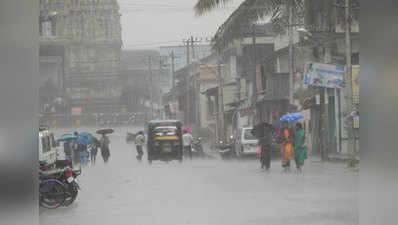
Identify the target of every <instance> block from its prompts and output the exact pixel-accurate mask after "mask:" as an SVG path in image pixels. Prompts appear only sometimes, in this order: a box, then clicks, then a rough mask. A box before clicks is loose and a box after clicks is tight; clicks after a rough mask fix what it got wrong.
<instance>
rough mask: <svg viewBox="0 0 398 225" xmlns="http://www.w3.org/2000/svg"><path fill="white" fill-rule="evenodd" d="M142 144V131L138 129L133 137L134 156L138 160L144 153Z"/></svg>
mask: <svg viewBox="0 0 398 225" xmlns="http://www.w3.org/2000/svg"><path fill="white" fill-rule="evenodd" d="M144 144H145V136H144V132H143V131H140V132H138V134H137V135H136V137H135V148H136V149H137V156H136V158H137V160H138V161H141V160H142V156H143V155H144V151H143V150H142V148H143V145H144Z"/></svg>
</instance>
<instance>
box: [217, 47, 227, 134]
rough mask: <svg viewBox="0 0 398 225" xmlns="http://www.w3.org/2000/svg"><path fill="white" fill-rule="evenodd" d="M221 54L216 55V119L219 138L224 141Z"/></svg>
mask: <svg viewBox="0 0 398 225" xmlns="http://www.w3.org/2000/svg"><path fill="white" fill-rule="evenodd" d="M220 57H221V55H220V54H219V55H218V57H217V58H218V62H217V81H218V82H217V83H218V107H219V110H218V115H219V116H218V120H219V123H220V125H219V127H218V128H219V138H220V140H222V141H225V132H224V81H223V77H222V74H221V59H220Z"/></svg>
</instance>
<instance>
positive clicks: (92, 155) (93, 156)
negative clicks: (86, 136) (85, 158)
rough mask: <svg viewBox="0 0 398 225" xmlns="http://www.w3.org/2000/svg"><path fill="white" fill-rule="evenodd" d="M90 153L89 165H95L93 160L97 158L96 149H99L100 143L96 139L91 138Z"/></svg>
mask: <svg viewBox="0 0 398 225" xmlns="http://www.w3.org/2000/svg"><path fill="white" fill-rule="evenodd" d="M91 146H92V147H91V151H90V159H91V165H92V166H93V165H95V160H96V158H97V153H98V148H99V147H100V142H99V141H98V139H97V138H96V137H93V144H92V145H91Z"/></svg>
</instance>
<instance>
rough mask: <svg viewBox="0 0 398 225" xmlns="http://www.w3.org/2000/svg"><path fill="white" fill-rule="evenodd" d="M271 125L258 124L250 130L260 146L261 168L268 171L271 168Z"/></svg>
mask: <svg viewBox="0 0 398 225" xmlns="http://www.w3.org/2000/svg"><path fill="white" fill-rule="evenodd" d="M273 130H274V129H273V126H272V124H269V123H266V122H260V123H259V124H257V125H256V126H254V128H253V129H252V134H253V136H255V137H256V138H257V139H258V144H259V146H260V149H261V151H260V162H261V168H262V169H264V168H265V169H266V170H267V171H269V169H270V167H271V144H272V132H273Z"/></svg>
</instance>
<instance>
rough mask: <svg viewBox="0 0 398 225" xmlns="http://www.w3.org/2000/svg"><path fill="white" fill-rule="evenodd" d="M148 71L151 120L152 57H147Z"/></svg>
mask: <svg viewBox="0 0 398 225" xmlns="http://www.w3.org/2000/svg"><path fill="white" fill-rule="evenodd" d="M148 71H149V85H150V90H149V96H150V100H151V119H152V118H153V81H152V56H149V57H148Z"/></svg>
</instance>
